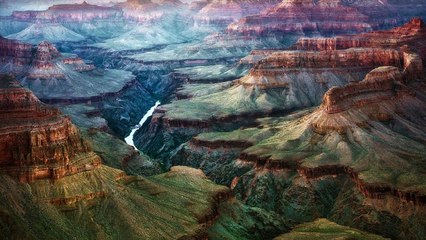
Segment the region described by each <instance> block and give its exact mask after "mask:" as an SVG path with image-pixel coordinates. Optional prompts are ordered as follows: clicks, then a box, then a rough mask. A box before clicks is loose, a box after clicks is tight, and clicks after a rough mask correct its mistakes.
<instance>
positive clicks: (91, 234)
mask: <svg viewBox="0 0 426 240" xmlns="http://www.w3.org/2000/svg"><path fill="white" fill-rule="evenodd" d="M0 84H1V85H0V88H1V90H0V118H1V124H0V128H1V138H0V139H1V140H2V141H1V143H0V150H1V151H0V152H1V159H0V162H1V164H0V165H1V166H0V172H1V173H0V178H1V180H2V181H1V182H2V184H0V188H1V191H2V192H3V193H4V194H2V195H1V199H2V200H1V201H0V202H1V204H0V211H1V213H2V214H1V215H0V227H1V229H2V232H3V235H2V236H3V237H4V238H6V239H9V238H10V239H16V238H24V239H38V238H61V239H74V238H75V237H78V238H79V239H93V238H102V239H116V238H117V237H118V236H120V237H125V238H131V239H136V238H143V239H159V238H161V239H176V238H180V237H182V238H185V237H186V238H190V237H194V238H197V237H203V236H205V235H206V234H207V227H208V226H209V221H210V220H212V219H214V218H215V217H216V214H217V205H218V204H219V203H220V202H221V201H223V200H225V199H226V198H227V197H228V195H229V191H228V189H227V188H226V187H222V186H218V185H215V184H213V183H212V182H210V181H209V180H208V179H207V178H206V177H205V175H204V174H203V173H202V172H201V171H200V170H195V169H190V168H186V167H175V168H173V169H172V170H171V171H170V172H168V173H165V174H162V175H156V176H152V177H149V178H142V177H128V176H125V174H124V173H123V172H122V171H120V170H118V169H113V168H110V167H107V166H104V165H103V164H101V162H100V158H99V157H98V156H97V155H96V154H95V153H94V152H93V151H92V150H91V148H90V146H89V145H88V143H87V141H86V140H84V139H82V138H81V137H80V134H79V131H78V130H77V129H76V127H75V126H74V125H72V123H71V121H70V119H69V118H68V117H65V116H63V115H62V114H61V113H60V111H59V110H57V109H55V108H53V107H50V106H47V105H44V104H42V103H41V102H40V101H39V100H38V99H37V98H36V97H35V96H34V95H33V94H32V93H31V92H30V91H29V90H26V89H24V88H22V87H20V86H19V85H18V83H17V82H16V81H15V80H14V79H13V78H12V77H10V76H1V78H0ZM105 151H109V150H108V149H105ZM11 189H13V190H12V191H11ZM111 226H113V227H111Z"/></svg>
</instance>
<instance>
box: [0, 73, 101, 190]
mask: <svg viewBox="0 0 426 240" xmlns="http://www.w3.org/2000/svg"><path fill="white" fill-rule="evenodd" d="M0 82H1V84H2V88H1V90H0V94H1V96H0V101H1V103H0V106H1V110H0V111H1V114H0V119H1V124H0V127H1V137H0V139H1V145H0V150H1V151H0V153H1V154H0V155H1V158H0V165H1V171H2V172H6V173H7V174H10V175H12V176H13V177H16V178H18V179H19V180H20V181H29V182H31V181H34V180H36V179H44V178H48V179H59V178H62V177H64V176H66V175H69V174H75V173H77V172H81V171H85V170H89V169H91V168H93V167H96V166H98V165H99V164H100V159H99V157H97V156H96V155H95V154H94V153H93V152H92V151H91V150H90V147H89V146H88V145H87V143H86V142H85V141H84V140H83V139H82V138H81V137H80V135H79V133H78V131H77V129H76V128H75V127H74V126H73V125H72V123H71V121H70V119H69V118H68V117H65V116H63V115H62V114H61V112H60V111H59V110H57V109H55V108H52V107H49V106H46V105H44V104H43V103H41V102H40V101H39V100H38V99H37V98H36V97H35V96H34V95H33V93H32V92H30V91H29V90H26V89H24V88H21V87H19V85H18V83H17V82H15V81H14V80H12V79H11V78H10V77H8V76H2V78H1V81H0Z"/></svg>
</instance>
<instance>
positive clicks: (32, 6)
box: [0, 0, 192, 16]
mask: <svg viewBox="0 0 426 240" xmlns="http://www.w3.org/2000/svg"><path fill="white" fill-rule="evenodd" d="M83 1H84V0H0V16H8V15H11V14H12V12H13V11H23V10H46V9H47V8H48V7H50V6H52V5H55V4H64V3H67V4H71V3H82V2H83ZM124 1H126V0H86V2H88V3H90V4H99V5H113V4H115V3H118V2H124ZM182 2H192V0H182Z"/></svg>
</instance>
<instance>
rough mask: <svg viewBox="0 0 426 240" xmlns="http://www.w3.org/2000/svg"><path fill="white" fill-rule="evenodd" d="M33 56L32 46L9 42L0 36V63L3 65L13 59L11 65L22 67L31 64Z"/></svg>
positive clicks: (13, 41)
mask: <svg viewBox="0 0 426 240" xmlns="http://www.w3.org/2000/svg"><path fill="white" fill-rule="evenodd" d="M32 55H33V46H32V45H31V44H26V43H22V42H18V41H15V40H9V39H6V38H3V37H1V36H0V63H1V64H5V63H6V62H8V60H9V59H10V58H13V64H14V65H15V66H17V67H23V66H26V65H29V64H30V63H31V58H32Z"/></svg>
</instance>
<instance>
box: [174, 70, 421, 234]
mask: <svg viewBox="0 0 426 240" xmlns="http://www.w3.org/2000/svg"><path fill="white" fill-rule="evenodd" d="M424 101H425V98H424V80H422V81H415V80H410V79H409V78H407V75H404V74H402V73H401V72H400V71H399V70H398V69H397V68H395V67H380V68H377V69H375V70H373V71H371V72H370V73H369V74H368V75H367V76H366V78H365V79H364V80H363V81H361V82H359V83H353V84H349V85H347V86H344V87H335V88H332V89H330V90H329V91H327V93H326V94H325V96H324V100H323V103H322V105H321V106H320V107H319V108H317V109H313V110H308V111H301V112H298V113H296V114H292V115H289V116H287V117H281V118H268V119H260V120H259V121H258V126H257V127H255V128H246V129H240V130H236V131H232V132H211V133H204V134H201V135H199V136H197V137H195V138H194V139H193V140H191V141H190V142H189V143H188V144H185V145H184V146H183V147H182V148H181V150H179V153H178V154H177V155H176V156H175V158H174V160H173V163H172V164H184V165H188V166H193V167H201V168H202V169H203V170H204V171H205V172H206V173H207V174H208V176H210V177H211V178H212V179H214V180H215V181H216V182H221V183H225V184H228V185H229V186H231V188H232V189H233V190H234V192H235V193H236V194H237V196H238V197H239V198H240V199H241V200H243V201H244V202H245V203H246V204H248V205H251V206H258V207H261V208H264V209H269V210H273V211H276V212H278V213H280V214H283V215H285V216H286V217H289V218H291V219H293V220H295V221H300V222H305V221H310V220H313V219H315V218H316V217H329V218H331V219H332V220H334V221H337V222H338V223H344V224H349V225H350V226H354V227H357V228H361V229H364V230H367V231H371V232H374V233H378V234H380V235H384V236H387V237H392V238H397V239H405V238H412V239H421V234H420V233H422V232H423V231H424V230H425V229H424V222H423V220H422V219H423V218H424V216H423V214H424V206H425V200H426V195H425V194H426V190H425V188H424V177H425V174H426V173H425V172H424V159H425V157H426V156H425V152H426V151H425V149H426V145H425V139H426V129H425V127H424V116H425V114H426V108H425V104H424ZM224 172H226V173H227V174H223V173H224ZM302 192H303V193H302ZM301 195H303V196H304V197H302V198H300V196H301ZM354 199H358V200H354ZM355 202H356V203H355ZM351 204H352V205H351ZM414 209H417V210H414ZM374 214H378V215H376V216H375V217H373V216H374ZM354 219H357V220H354ZM390 219H393V220H390ZM408 221H413V222H412V223H413V224H412V225H410V226H408V225H406V224H407V223H408ZM391 222H399V225H398V226H392V224H391ZM373 226H374V227H373ZM391 226H392V227H391ZM418 233H419V234H418Z"/></svg>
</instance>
